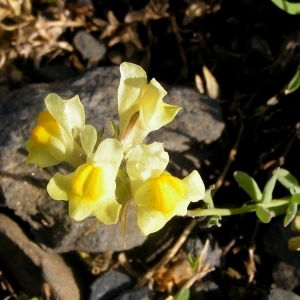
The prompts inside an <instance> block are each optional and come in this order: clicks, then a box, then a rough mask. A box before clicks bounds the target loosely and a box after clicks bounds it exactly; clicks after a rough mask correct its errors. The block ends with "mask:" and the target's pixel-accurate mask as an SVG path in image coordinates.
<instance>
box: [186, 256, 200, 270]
mask: <svg viewBox="0 0 300 300" xmlns="http://www.w3.org/2000/svg"><path fill="white" fill-rule="evenodd" d="M187 256H188V261H189V263H190V265H191V269H192V270H193V271H196V270H197V268H198V265H199V259H200V256H199V257H198V258H197V257H194V255H193V254H191V253H188V254H187Z"/></svg>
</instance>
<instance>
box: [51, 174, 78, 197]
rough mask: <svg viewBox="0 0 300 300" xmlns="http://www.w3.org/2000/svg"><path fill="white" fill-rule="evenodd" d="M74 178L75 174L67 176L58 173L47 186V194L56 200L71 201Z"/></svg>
mask: <svg viewBox="0 0 300 300" xmlns="http://www.w3.org/2000/svg"><path fill="white" fill-rule="evenodd" d="M74 176H75V172H73V173H71V174H69V175H66V176H63V175H61V174H59V173H56V174H55V175H54V176H53V177H52V178H51V179H50V181H49V183H48V185H47V192H48V194H49V195H50V197H51V198H52V199H54V200H69V196H70V192H71V184H72V180H73V178H74Z"/></svg>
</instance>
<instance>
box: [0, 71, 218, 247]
mask: <svg viewBox="0 0 300 300" xmlns="http://www.w3.org/2000/svg"><path fill="white" fill-rule="evenodd" d="M119 80H120V74H119V68H117V67H102V68H96V69H94V70H92V71H90V72H88V73H86V74H84V75H82V76H81V77H79V78H75V79H73V80H67V81H63V82H58V83H51V84H34V85H29V86H26V87H24V88H22V89H18V90H13V91H8V92H6V93H2V95H1V99H0V105H1V107H0V118H1V122H0V132H1V134H0V176H1V183H0V188H1V194H2V196H1V195H0V205H2V206H5V207H7V208H9V209H11V210H13V211H14V212H15V214H16V215H18V216H19V217H20V218H22V219H23V220H24V221H26V222H28V223H29V225H30V228H31V231H32V234H33V236H34V237H35V240H36V241H37V242H38V243H39V244H40V245H41V246H42V247H44V248H46V249H48V250H52V251H55V252H67V251H72V250H84V251H89V252H96V251H106V250H116V251H117V250H122V249H123V246H124V244H123V237H122V233H121V228H120V224H116V225H112V226H104V225H102V224H99V225H98V226H97V227H96V228H95V229H94V230H93V231H92V232H91V233H90V234H89V235H84V233H85V232H86V231H87V230H88V229H89V228H90V227H91V226H92V225H93V223H94V221H95V220H94V219H93V218H88V219H86V220H84V221H82V222H75V221H73V220H71V219H70V218H69V217H68V212H67V202H65V201H53V200H52V199H51V198H50V197H49V196H48V195H47V192H46V190H45V187H46V185H47V183H48V181H49V179H50V178H51V176H53V175H54V174H55V172H57V171H60V172H65V171H66V170H68V171H70V167H69V166H67V165H60V166H57V167H51V168H47V169H42V168H39V167H37V166H34V165H29V167H28V168H27V170H25V168H24V166H25V164H24V162H25V159H26V155H27V152H26V149H25V142H26V140H27V139H28V138H29V136H30V131H31V129H32V128H33V127H34V126H35V124H36V120H37V116H38V114H39V113H40V112H41V111H42V110H44V109H45V105H44V101H43V100H44V98H45V97H46V96H47V95H48V94H49V93H57V94H59V95H60V96H61V97H62V98H71V97H73V96H75V95H79V97H80V99H81V100H82V102H83V105H84V107H85V112H86V116H87V120H86V123H87V124H92V125H94V126H95V127H96V128H97V129H100V128H101V127H103V126H104V127H105V128H106V135H107V136H109V135H110V134H111V132H110V129H108V126H107V125H108V124H107V123H108V122H107V121H108V119H109V118H112V119H113V120H114V121H116V122H117V121H118V115H117V88H118V85H119ZM165 88H166V90H167V91H168V95H167V96H166V97H165V102H167V103H170V104H174V105H178V106H181V107H183V110H181V111H180V112H179V114H178V116H177V117H176V118H175V120H174V121H173V122H172V123H171V124H169V125H168V126H166V127H165V128H163V129H161V130H159V131H157V132H155V133H154V134H152V136H150V137H149V138H148V139H147V141H146V142H147V143H148V142H150V141H153V140H154V139H155V140H157V141H160V142H164V145H165V148H166V149H167V150H170V156H171V161H172V162H171V167H172V171H175V172H177V175H178V176H183V175H186V174H187V173H188V172H190V171H191V170H192V168H196V169H197V168H199V166H200V164H201V162H202V161H203V159H205V151H203V152H201V153H200V151H198V152H199V153H196V154H195V152H192V150H191V149H192V148H193V149H195V147H194V146H195V145H196V144H199V143H200V142H203V143H211V142H212V141H215V140H216V139H218V138H219V137H220V135H221V133H222V130H223V128H224V123H223V122H222V117H221V110H220V107H219V105H218V103H217V101H216V100H213V99H210V98H208V97H206V96H203V95H200V94H199V93H197V92H196V91H194V90H193V89H190V88H183V87H169V86H165ZM144 239H145V238H144V237H143V236H141V234H140V233H139V229H138V228H137V226H136V220H135V215H134V207H132V208H131V213H130V214H129V220H128V225H127V236H126V243H127V248H132V247H134V246H138V245H140V244H142V243H143V241H144Z"/></svg>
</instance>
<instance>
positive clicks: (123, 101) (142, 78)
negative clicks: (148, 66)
mask: <svg viewBox="0 0 300 300" xmlns="http://www.w3.org/2000/svg"><path fill="white" fill-rule="evenodd" d="M120 72H121V79H120V85H119V89H118V112H119V117H120V136H123V134H124V132H125V130H126V127H127V125H128V123H129V121H130V119H131V118H132V116H133V114H134V113H135V112H136V111H134V110H132V108H133V107H134V106H135V105H136V104H137V102H138V101H139V97H140V93H141V90H142V88H143V86H145V85H146V84H147V75H146V72H145V71H144V70H143V68H141V67H140V66H138V65H135V64H132V63H128V62H124V63H122V64H121V65H120Z"/></svg>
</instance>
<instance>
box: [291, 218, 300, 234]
mask: <svg viewBox="0 0 300 300" xmlns="http://www.w3.org/2000/svg"><path fill="white" fill-rule="evenodd" d="M290 228H291V230H292V231H294V232H300V216H296V217H295V218H294V220H293V222H292V224H291V227H290Z"/></svg>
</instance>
